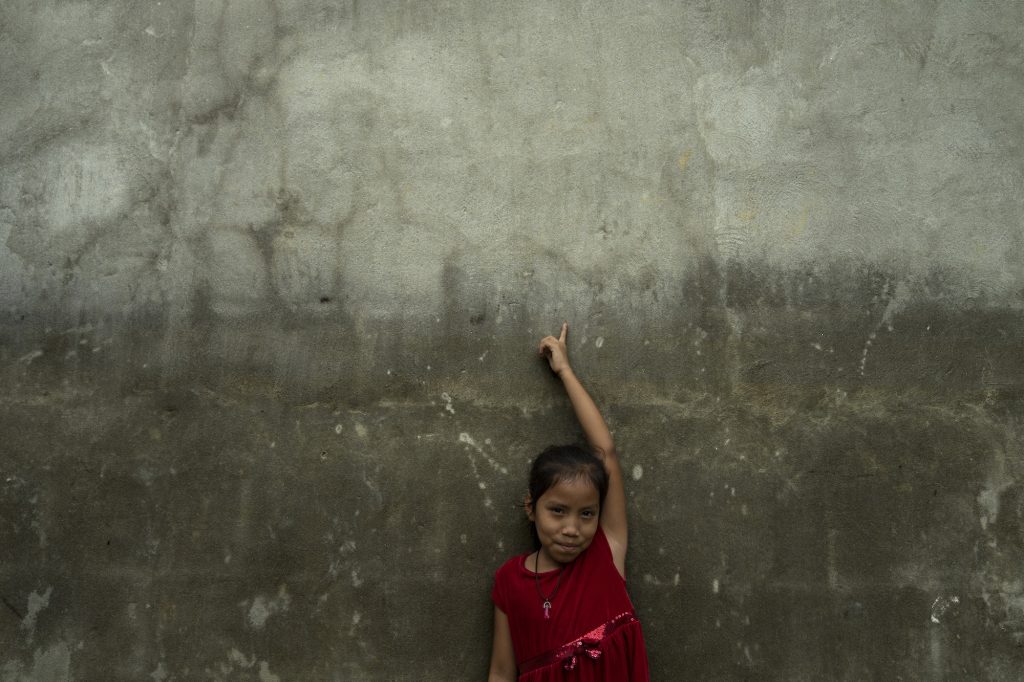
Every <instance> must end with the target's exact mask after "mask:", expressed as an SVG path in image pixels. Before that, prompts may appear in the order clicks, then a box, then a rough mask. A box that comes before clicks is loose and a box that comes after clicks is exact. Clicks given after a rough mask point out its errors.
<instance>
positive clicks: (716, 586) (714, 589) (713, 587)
mask: <svg viewBox="0 0 1024 682" xmlns="http://www.w3.org/2000/svg"><path fill="white" fill-rule="evenodd" d="M721 589H722V585H721V583H719V582H718V578H715V579H714V580H712V581H711V592H712V594H718V592H719V590H721Z"/></svg>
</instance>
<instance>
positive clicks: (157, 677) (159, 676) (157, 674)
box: [149, 661, 167, 682]
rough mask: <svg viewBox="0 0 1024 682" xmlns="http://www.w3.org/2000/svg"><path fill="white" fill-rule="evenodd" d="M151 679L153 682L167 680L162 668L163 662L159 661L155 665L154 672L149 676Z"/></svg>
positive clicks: (165, 669) (165, 671) (165, 670)
mask: <svg viewBox="0 0 1024 682" xmlns="http://www.w3.org/2000/svg"><path fill="white" fill-rule="evenodd" d="M149 676H150V677H151V678H153V682H164V680H166V679H167V668H165V667H164V662H163V661H160V662H159V663H157V666H156V670H154V671H153V672H151V673H150V674H149Z"/></svg>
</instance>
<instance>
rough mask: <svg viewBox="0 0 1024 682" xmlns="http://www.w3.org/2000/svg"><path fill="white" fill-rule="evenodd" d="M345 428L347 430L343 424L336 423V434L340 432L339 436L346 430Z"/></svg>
mask: <svg viewBox="0 0 1024 682" xmlns="http://www.w3.org/2000/svg"><path fill="white" fill-rule="evenodd" d="M344 430H345V427H343V426H342V425H341V424H335V425H334V432H335V433H336V434H338V435H339V436H340V435H341V432H342V431H344Z"/></svg>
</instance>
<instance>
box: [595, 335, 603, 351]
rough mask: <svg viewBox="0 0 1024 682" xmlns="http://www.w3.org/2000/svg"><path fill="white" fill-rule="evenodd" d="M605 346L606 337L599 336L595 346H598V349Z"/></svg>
mask: <svg viewBox="0 0 1024 682" xmlns="http://www.w3.org/2000/svg"><path fill="white" fill-rule="evenodd" d="M603 345H604V337H603V336H599V337H597V338H596V339H594V346H596V347H597V348H600V347H601V346H603Z"/></svg>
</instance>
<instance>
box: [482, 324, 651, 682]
mask: <svg viewBox="0 0 1024 682" xmlns="http://www.w3.org/2000/svg"><path fill="white" fill-rule="evenodd" d="M568 329H569V325H568V324H563V325H562V331H561V333H560V334H559V336H558V338H555V337H554V336H546V337H544V338H543V339H541V342H540V346H539V347H538V352H539V353H540V354H541V355H542V356H543V357H545V358H546V359H547V361H548V364H549V365H550V366H551V370H552V371H553V372H554V373H555V374H557V375H558V377H559V378H560V379H561V380H562V385H563V386H564V387H565V391H566V393H567V394H568V395H569V401H570V402H571V403H572V407H573V410H574V411H575V412H576V418H577V419H578V420H579V422H580V425H581V426H582V427H583V432H584V433H585V434H586V438H587V442H588V443H589V445H590V449H589V450H587V449H584V448H580V447H575V446H564V447H550V448H548V449H547V450H545V451H544V452H542V453H541V454H540V455H538V456H537V459H535V460H534V462H533V467H532V469H531V471H530V481H529V493H528V495H527V497H526V515H527V517H528V518H529V519H530V521H531V522H532V524H533V530H534V540H535V541H536V544H537V547H538V549H537V551H535V552H533V553H532V554H523V555H520V556H516V557H513V558H512V559H509V560H508V561H507V562H505V564H504V565H503V566H502V567H501V568H499V569H498V572H497V573H496V574H495V579H494V590H493V592H492V595H491V597H492V599H493V600H494V645H493V649H492V652H491V670H490V676H489V678H488V680H489V682H513V681H514V680H517V679H518V680H519V681H520V682H525V681H529V682H541V681H550V680H557V681H558V682H567V681H569V680H604V681H606V682H628V681H637V680H640V681H646V680H648V673H647V652H646V650H645V649H644V640H643V634H642V633H641V631H640V622H639V621H638V620H637V619H636V615H635V614H634V612H633V604H632V603H631V602H630V600H629V595H627V594H626V581H625V566H626V493H625V490H624V489H623V486H622V471H621V469H620V468H619V460H618V457H617V455H616V454H615V445H614V443H613V442H612V436H611V433H610V432H609V431H608V426H607V425H606V424H605V422H604V419H603V418H602V417H601V413H600V412H599V411H598V409H597V406H596V405H595V404H594V401H593V400H592V399H591V397H590V395H589V394H588V393H587V391H586V389H584V388H583V385H582V384H581V383H580V381H579V379H577V378H576V375H575V374H574V373H573V371H572V368H571V367H570V366H569V356H568V353H567V352H566V348H565V336H566V333H567V332H568Z"/></svg>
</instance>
